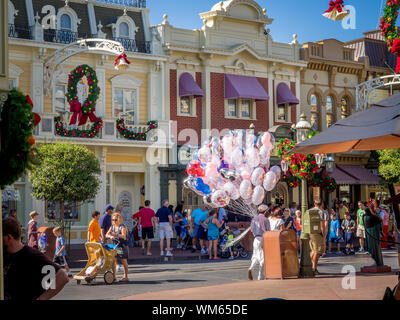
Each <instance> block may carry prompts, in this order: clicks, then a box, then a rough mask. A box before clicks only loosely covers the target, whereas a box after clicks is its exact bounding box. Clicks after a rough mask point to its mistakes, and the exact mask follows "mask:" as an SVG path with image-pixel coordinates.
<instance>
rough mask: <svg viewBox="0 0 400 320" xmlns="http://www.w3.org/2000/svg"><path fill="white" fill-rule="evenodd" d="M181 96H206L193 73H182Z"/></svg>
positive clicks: (180, 79) (180, 82)
mask: <svg viewBox="0 0 400 320" xmlns="http://www.w3.org/2000/svg"><path fill="white" fill-rule="evenodd" d="M179 96H180V97H187V96H194V97H195V98H196V97H202V96H204V92H203V90H202V89H201V88H200V87H199V86H198V85H197V83H196V81H194V79H193V77H192V75H191V74H190V73H188V72H185V73H182V74H181V76H180V78H179Z"/></svg>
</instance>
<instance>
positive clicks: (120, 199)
mask: <svg viewBox="0 0 400 320" xmlns="http://www.w3.org/2000/svg"><path fill="white" fill-rule="evenodd" d="M114 186H115V187H114V189H115V190H114V192H115V193H114V199H115V201H116V203H115V207H116V208H120V210H121V214H122V216H123V218H124V224H125V226H126V227H127V228H128V229H129V230H132V227H133V224H132V214H133V213H135V212H137V211H138V209H139V206H140V205H141V199H140V187H141V174H140V173H134V174H115V182H114Z"/></svg>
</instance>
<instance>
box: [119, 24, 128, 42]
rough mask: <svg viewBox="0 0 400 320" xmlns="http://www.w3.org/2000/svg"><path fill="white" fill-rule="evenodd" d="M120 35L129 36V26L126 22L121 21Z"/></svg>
mask: <svg viewBox="0 0 400 320" xmlns="http://www.w3.org/2000/svg"><path fill="white" fill-rule="evenodd" d="M119 36H120V37H123V38H129V26H128V24H127V23H126V22H121V24H120V25H119Z"/></svg>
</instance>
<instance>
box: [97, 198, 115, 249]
mask: <svg viewBox="0 0 400 320" xmlns="http://www.w3.org/2000/svg"><path fill="white" fill-rule="evenodd" d="M113 210H114V207H113V206H112V205H111V204H108V205H106V209H105V210H104V213H103V215H102V216H101V218H100V228H101V239H102V241H103V242H104V241H105V240H106V234H107V232H108V230H109V229H110V228H111V215H112V213H113Z"/></svg>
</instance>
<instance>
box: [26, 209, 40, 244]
mask: <svg viewBox="0 0 400 320" xmlns="http://www.w3.org/2000/svg"><path fill="white" fill-rule="evenodd" d="M29 216H30V217H31V220H30V221H29V222H28V246H29V247H32V248H35V249H38V248H39V244H38V227H37V221H36V220H37V218H38V217H39V213H38V212H37V211H32V212H31V213H30V214H29Z"/></svg>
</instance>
